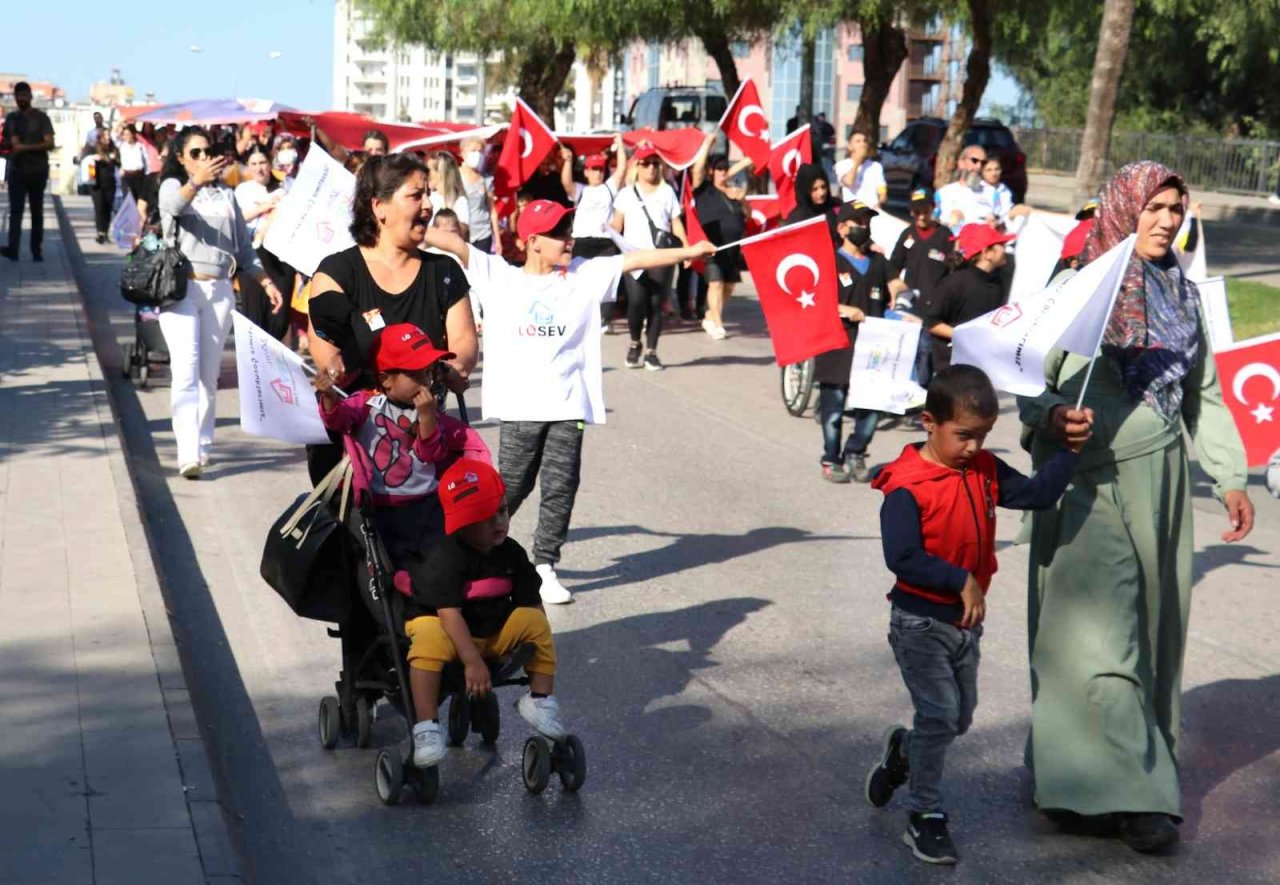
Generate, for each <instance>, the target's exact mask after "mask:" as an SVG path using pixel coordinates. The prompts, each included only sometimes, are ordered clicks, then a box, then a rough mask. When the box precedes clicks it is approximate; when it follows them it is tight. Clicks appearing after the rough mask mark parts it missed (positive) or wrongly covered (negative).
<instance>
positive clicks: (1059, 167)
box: [1013, 127, 1280, 194]
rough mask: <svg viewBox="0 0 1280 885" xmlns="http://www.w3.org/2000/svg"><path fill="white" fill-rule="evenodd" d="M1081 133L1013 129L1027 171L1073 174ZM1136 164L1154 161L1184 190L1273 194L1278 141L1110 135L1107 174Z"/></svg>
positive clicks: (1278, 166) (1279, 162)
mask: <svg viewBox="0 0 1280 885" xmlns="http://www.w3.org/2000/svg"><path fill="white" fill-rule="evenodd" d="M1083 135H1084V132H1083V131H1082V130H1080V129H1023V128H1020V127H1014V128H1013V136H1014V138H1016V139H1017V140H1018V147H1020V148H1021V149H1022V152H1023V153H1025V154H1026V155H1027V168H1028V169H1032V170H1038V171H1043V172H1067V173H1074V172H1075V171H1076V166H1077V165H1079V162H1080V141H1081V138H1082V136H1083ZM1135 160H1155V161H1156V162H1159V163H1163V164H1165V165H1166V166H1168V167H1169V168H1170V169H1173V170H1175V171H1176V172H1178V173H1180V174H1181V175H1182V176H1183V177H1184V178H1185V179H1186V182H1187V184H1189V185H1191V186H1192V187H1197V188H1202V189H1204V190H1214V191H1224V192H1227V193H1241V194H1270V193H1274V192H1275V184H1276V175H1277V171H1278V170H1280V141H1264V140H1261V139H1245V138H1214V137H1211V136H1201V135H1158V134H1153V133H1148V132H1115V133H1112V135H1111V153H1110V156H1109V157H1108V158H1107V172H1108V173H1111V172H1113V171H1115V170H1116V169H1119V168H1120V167H1121V166H1123V165H1124V164H1126V163H1132V162H1133V161H1135Z"/></svg>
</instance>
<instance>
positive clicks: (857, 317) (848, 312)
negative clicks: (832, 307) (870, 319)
mask: <svg viewBox="0 0 1280 885" xmlns="http://www.w3.org/2000/svg"><path fill="white" fill-rule="evenodd" d="M836 309H837V310H839V312H840V316H842V317H844V318H845V319H846V320H851V321H853V322H855V323H860V322H862V321H863V320H865V319H866V318H867V315H866V314H865V313H863V312H862V310H861V309H860V308H857V307H851V306H849V305H848V304H838V305H836Z"/></svg>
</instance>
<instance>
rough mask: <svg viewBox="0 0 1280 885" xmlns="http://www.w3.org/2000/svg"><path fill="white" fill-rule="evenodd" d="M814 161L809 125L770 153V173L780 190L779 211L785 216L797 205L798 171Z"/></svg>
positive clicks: (791, 135)
mask: <svg viewBox="0 0 1280 885" xmlns="http://www.w3.org/2000/svg"><path fill="white" fill-rule="evenodd" d="M812 162H813V141H812V140H810V138H809V127H808V126H801V127H800V128H799V129H797V130H796V131H795V132H792V133H791V134H790V135H788V136H787V137H786V138H784V139H782V141H780V142H778V143H777V144H775V145H774V146H773V152H772V153H771V154H770V155H769V174H770V175H771V176H773V187H774V190H776V191H777V192H778V201H779V212H780V213H781V215H782V217H783V218H786V217H787V214H788V213H789V212H791V210H792V209H794V208H795V207H796V173H797V172H798V171H800V167H801V166H802V165H803V164H805V163H812Z"/></svg>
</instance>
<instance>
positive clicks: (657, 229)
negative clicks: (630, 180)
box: [631, 184, 671, 246]
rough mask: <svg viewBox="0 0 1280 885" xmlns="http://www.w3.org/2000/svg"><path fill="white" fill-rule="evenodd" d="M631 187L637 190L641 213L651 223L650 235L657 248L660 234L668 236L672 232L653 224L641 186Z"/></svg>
mask: <svg viewBox="0 0 1280 885" xmlns="http://www.w3.org/2000/svg"><path fill="white" fill-rule="evenodd" d="M631 187H632V188H634V189H635V192H636V199H637V200H639V201H640V211H641V212H643V213H644V218H645V221H647V222H649V235H650V237H652V239H653V245H655V246H656V245H658V233H659V232H662V233H664V234H668V233H671V231H668V230H662V228H660V227H658V226H657V225H656V224H654V223H653V216H652V215H650V214H649V207H648V206H646V205H645V204H644V197H643V196H641V194H640V185H638V184H633V185H631Z"/></svg>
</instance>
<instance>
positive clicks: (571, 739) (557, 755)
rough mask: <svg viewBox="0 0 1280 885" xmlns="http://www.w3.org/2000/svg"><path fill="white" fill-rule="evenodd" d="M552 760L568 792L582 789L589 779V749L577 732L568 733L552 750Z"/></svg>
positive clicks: (561, 784) (561, 782)
mask: <svg viewBox="0 0 1280 885" xmlns="http://www.w3.org/2000/svg"><path fill="white" fill-rule="evenodd" d="M551 761H552V763H553V765H554V766H555V769H556V771H557V772H558V773H559V774H560V786H562V787H564V789H565V792H567V793H576V792H578V790H580V789H582V784H583V782H585V781H586V779H587V751H586V749H585V748H584V747H583V746H582V741H580V740H578V736H577V735H576V734H570V735H566V736H565V739H564V740H562V741H560V742H558V743H557V744H556V748H555V749H554V750H552V751H551Z"/></svg>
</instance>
